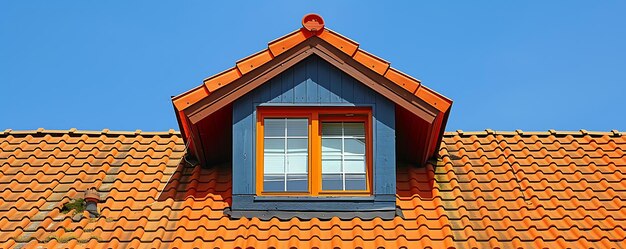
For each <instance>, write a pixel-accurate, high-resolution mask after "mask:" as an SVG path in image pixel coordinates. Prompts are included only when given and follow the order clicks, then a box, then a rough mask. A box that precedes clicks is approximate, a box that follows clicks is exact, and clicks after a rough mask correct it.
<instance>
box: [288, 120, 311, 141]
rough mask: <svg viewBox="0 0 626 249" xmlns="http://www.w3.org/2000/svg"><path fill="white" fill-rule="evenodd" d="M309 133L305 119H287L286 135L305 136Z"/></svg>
mask: <svg viewBox="0 0 626 249" xmlns="http://www.w3.org/2000/svg"><path fill="white" fill-rule="evenodd" d="M308 134H309V124H308V120H307V119H295V118H288V119H287V136H290V137H306V136H308Z"/></svg>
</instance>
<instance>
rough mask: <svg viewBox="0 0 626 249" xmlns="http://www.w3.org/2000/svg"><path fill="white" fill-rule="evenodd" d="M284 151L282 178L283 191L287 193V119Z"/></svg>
mask: <svg viewBox="0 0 626 249" xmlns="http://www.w3.org/2000/svg"><path fill="white" fill-rule="evenodd" d="M284 133H285V138H284V139H285V143H284V144H285V151H284V157H285V159H284V163H283V174H284V175H283V178H284V179H285V191H287V165H288V164H289V161H288V160H289V157H287V119H286V118H285V131H284Z"/></svg>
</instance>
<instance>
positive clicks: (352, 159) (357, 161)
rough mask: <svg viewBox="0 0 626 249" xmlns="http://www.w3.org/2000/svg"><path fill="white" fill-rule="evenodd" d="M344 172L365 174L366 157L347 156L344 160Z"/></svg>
mask: <svg viewBox="0 0 626 249" xmlns="http://www.w3.org/2000/svg"><path fill="white" fill-rule="evenodd" d="M343 171H344V172H352V173H365V156H345V157H344V158H343Z"/></svg>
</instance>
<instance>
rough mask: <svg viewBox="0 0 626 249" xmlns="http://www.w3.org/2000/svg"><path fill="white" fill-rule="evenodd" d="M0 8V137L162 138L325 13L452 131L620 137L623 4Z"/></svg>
mask: <svg viewBox="0 0 626 249" xmlns="http://www.w3.org/2000/svg"><path fill="white" fill-rule="evenodd" d="M226 2H227V1H185V2H184V3H183V2H178V1H11V2H9V1H0V107H1V108H2V115H0V130H4V129H6V128H12V129H19V130H22V129H36V128H39V127H43V128H46V129H69V128H72V127H75V128H78V129H89V130H100V129H103V128H109V129H112V130H136V129H141V130H149V131H153V130H167V129H169V128H174V129H177V130H178V125H177V123H176V119H175V116H174V112H173V108H172V104H171V100H170V96H172V95H178V94H180V93H182V92H184V91H186V90H188V89H191V88H192V87H194V86H197V85H199V84H201V82H202V79H204V78H205V77H207V76H210V75H213V74H215V73H218V72H220V71H222V70H224V69H227V68H229V67H232V66H233V65H234V63H235V61H237V60H239V59H241V58H243V57H245V56H247V55H249V54H252V53H254V52H257V51H259V50H262V49H264V48H265V47H266V46H267V43H268V42H269V41H271V40H273V39H275V38H277V37H280V36H282V35H284V34H286V33H288V32H290V31H293V30H295V29H298V28H299V27H300V20H301V18H302V16H303V15H304V14H306V13H309V12H316V13H319V14H321V15H322V16H323V17H324V19H325V21H326V24H327V27H329V28H331V29H333V30H336V31H338V32H340V33H341V34H343V35H345V36H348V37H350V38H351V39H353V40H356V41H357V42H359V43H360V44H361V48H363V49H365V50H367V51H369V52H372V53H374V54H376V55H378V56H380V57H382V58H384V59H386V60H388V61H390V62H391V63H392V66H394V67H396V68H398V69H400V70H402V71H404V72H406V73H408V74H410V75H413V76H414V77H416V78H418V79H421V80H422V82H423V84H425V85H426V86H428V87H430V88H432V89H435V90H436V91H439V92H441V93H443V94H444V95H446V96H448V97H450V98H451V99H453V100H454V105H453V109H452V114H451V116H450V119H449V122H448V126H447V129H446V130H457V129H462V130H465V131H470V130H484V129H486V128H490V129H495V130H515V129H522V130H548V129H557V130H578V129H587V130H600V131H608V130H611V129H619V130H622V131H626V115H625V112H624V111H625V110H626V108H625V107H626V14H624V13H626V2H624V1H558V2H557V1H523V2H522V1H518V2H513V1H497V2H496V1H471V2H470V1H463V2H461V1H458V2H453V1H446V2H445V3H442V2H441V1H429V2H417V1H407V2H401V3H387V2H386V1H376V2H363V1H245V2H239V3H231V2H228V3H226Z"/></svg>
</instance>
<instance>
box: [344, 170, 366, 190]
mask: <svg viewBox="0 0 626 249" xmlns="http://www.w3.org/2000/svg"><path fill="white" fill-rule="evenodd" d="M346 190H366V187H365V174H346Z"/></svg>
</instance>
